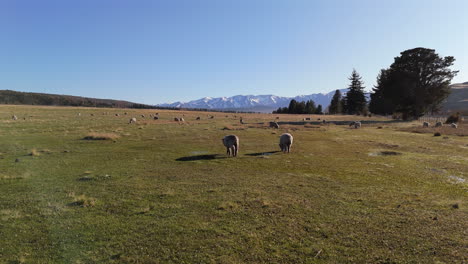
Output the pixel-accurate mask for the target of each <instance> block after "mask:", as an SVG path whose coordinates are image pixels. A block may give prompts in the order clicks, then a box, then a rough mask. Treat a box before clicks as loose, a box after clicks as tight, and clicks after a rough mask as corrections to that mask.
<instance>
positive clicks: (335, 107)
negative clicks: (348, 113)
mask: <svg viewBox="0 0 468 264" xmlns="http://www.w3.org/2000/svg"><path fill="white" fill-rule="evenodd" d="M341 99H342V96H341V92H340V90H336V92H335V94H334V95H333V98H332V100H331V102H330V106H329V107H328V113H330V114H332V115H333V114H341V113H342V112H343V106H342V105H341Z"/></svg>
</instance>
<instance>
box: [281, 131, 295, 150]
mask: <svg viewBox="0 0 468 264" xmlns="http://www.w3.org/2000/svg"><path fill="white" fill-rule="evenodd" d="M292 143H293V136H292V135H291V134H289V133H284V134H282V135H281V136H280V143H279V146H280V148H281V151H283V152H284V153H286V152H288V153H289V152H290V151H291V146H292Z"/></svg>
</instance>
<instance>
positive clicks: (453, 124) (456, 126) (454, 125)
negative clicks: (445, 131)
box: [450, 123, 458, 128]
mask: <svg viewBox="0 0 468 264" xmlns="http://www.w3.org/2000/svg"><path fill="white" fill-rule="evenodd" d="M450 126H451V127H452V128H458V125H457V124H456V123H452V124H450Z"/></svg>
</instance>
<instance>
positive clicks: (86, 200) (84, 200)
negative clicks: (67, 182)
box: [68, 192, 96, 207]
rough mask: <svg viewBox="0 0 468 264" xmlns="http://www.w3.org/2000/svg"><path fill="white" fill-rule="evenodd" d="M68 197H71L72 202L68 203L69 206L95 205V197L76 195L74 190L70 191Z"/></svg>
mask: <svg viewBox="0 0 468 264" xmlns="http://www.w3.org/2000/svg"><path fill="white" fill-rule="evenodd" d="M68 197H71V198H73V202H71V203H70V204H69V205H70V206H80V207H93V206H95V205H96V198H93V197H88V196H86V195H84V194H82V195H78V196H76V195H75V193H74V192H71V193H69V194H68Z"/></svg>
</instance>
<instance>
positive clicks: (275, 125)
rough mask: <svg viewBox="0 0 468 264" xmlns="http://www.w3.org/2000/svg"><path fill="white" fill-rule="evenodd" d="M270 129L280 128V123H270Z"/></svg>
mask: <svg viewBox="0 0 468 264" xmlns="http://www.w3.org/2000/svg"><path fill="white" fill-rule="evenodd" d="M270 127H272V128H279V125H278V123H276V122H270Z"/></svg>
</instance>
